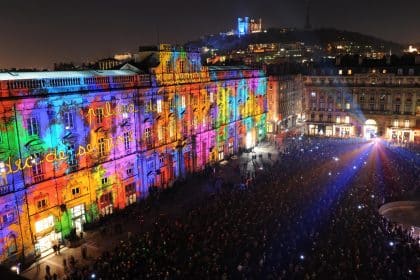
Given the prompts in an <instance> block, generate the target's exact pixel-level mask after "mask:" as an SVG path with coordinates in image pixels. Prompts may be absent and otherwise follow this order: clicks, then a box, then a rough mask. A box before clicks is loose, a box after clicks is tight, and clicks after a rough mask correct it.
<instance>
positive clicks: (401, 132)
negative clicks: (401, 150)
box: [387, 127, 414, 144]
mask: <svg viewBox="0 0 420 280" xmlns="http://www.w3.org/2000/svg"><path fill="white" fill-rule="evenodd" d="M387 138H388V140H390V141H391V142H394V143H398V144H404V143H409V142H414V131H413V130H412V129H409V128H398V127H391V128H388V133H387Z"/></svg>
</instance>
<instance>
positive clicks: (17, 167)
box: [0, 131, 134, 175]
mask: <svg viewBox="0 0 420 280" xmlns="http://www.w3.org/2000/svg"><path fill="white" fill-rule="evenodd" d="M133 140H134V138H133V132H132V131H130V132H129V134H128V141H130V142H131V141H133ZM122 143H124V137H123V136H118V137H117V138H115V139H113V138H105V139H104V148H105V150H107V151H109V150H110V149H111V148H112V147H114V146H115V145H119V144H122ZM98 150H99V146H98V145H92V144H87V145H86V146H82V145H80V146H79V149H78V150H77V153H76V157H82V156H84V155H88V154H92V153H94V152H97V151H98ZM68 158H69V154H68V153H66V152H65V151H57V149H54V150H53V151H51V152H49V153H47V154H46V155H45V156H44V159H40V160H37V159H36V158H34V157H33V156H29V157H27V158H25V160H22V159H20V158H19V159H17V160H15V161H14V162H13V163H12V158H11V157H9V158H8V159H7V163H4V162H2V161H0V164H1V165H0V166H1V168H0V173H2V174H6V175H8V174H13V173H17V172H19V171H22V170H25V169H27V168H32V166H33V165H34V164H41V163H43V162H48V163H53V162H60V161H65V160H67V159H68Z"/></svg>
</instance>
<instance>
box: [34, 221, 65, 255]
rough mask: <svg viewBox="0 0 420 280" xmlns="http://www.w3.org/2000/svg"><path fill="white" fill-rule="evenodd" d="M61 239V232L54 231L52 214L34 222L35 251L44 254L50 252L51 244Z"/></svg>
mask: <svg viewBox="0 0 420 280" xmlns="http://www.w3.org/2000/svg"><path fill="white" fill-rule="evenodd" d="M60 240H61V233H60V232H58V233H57V232H55V228H54V216H53V215H49V216H48V217H46V218H43V219H41V220H39V221H36V222H35V252H36V254H38V255H41V257H42V256H45V255H47V254H49V253H50V252H52V246H53V245H54V244H58V243H59V242H60Z"/></svg>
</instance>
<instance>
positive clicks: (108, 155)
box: [0, 45, 267, 262]
mask: <svg viewBox="0 0 420 280" xmlns="http://www.w3.org/2000/svg"><path fill="white" fill-rule="evenodd" d="M138 57H139V60H138V61H137V64H136V63H134V64H133V65H130V64H127V65H125V66H124V67H122V69H120V70H102V71H94V70H92V71H63V72H24V73H23V72H22V73H0V104H1V105H0V226H1V227H0V261H1V262H7V261H9V262H13V261H15V260H16V259H18V258H20V257H22V256H25V257H27V258H30V257H34V256H38V255H42V254H46V253H47V252H49V251H50V250H51V247H52V243H54V242H57V241H58V240H61V239H63V238H65V237H67V236H69V235H70V234H74V232H76V233H78V232H81V231H83V225H84V224H85V223H89V222H92V221H95V220H97V219H99V218H100V217H101V216H104V215H109V214H112V213H113V212H114V211H115V210H117V209H122V208H124V207H126V206H128V205H130V204H132V203H135V202H136V201H138V200H139V199H142V198H143V197H145V196H146V195H147V193H148V190H149V188H150V187H152V186H155V187H162V188H165V187H169V186H171V185H172V184H173V183H174V182H175V181H176V180H178V179H183V178H185V177H186V176H187V175H188V174H189V173H192V172H196V171H200V170H203V169H204V168H205V167H206V166H207V165H209V164H211V163H215V162H217V161H220V160H223V159H225V158H226V157H229V156H230V155H233V154H235V153H237V152H238V151H239V150H240V149H246V148H250V147H252V146H254V145H255V144H256V143H257V142H258V141H260V140H262V139H263V138H264V137H265V134H266V111H267V101H266V86H267V78H266V75H265V73H264V72H263V71H262V70H260V69H252V68H246V67H240V66H238V67H204V66H202V65H201V60H200V54H199V53H196V52H188V51H186V50H183V49H180V48H173V47H170V46H168V45H161V46H159V47H158V48H149V49H142V50H141V52H140V53H139V55H138ZM141 67H143V69H140V68H141Z"/></svg>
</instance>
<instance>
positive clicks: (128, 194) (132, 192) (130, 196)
mask: <svg viewBox="0 0 420 280" xmlns="http://www.w3.org/2000/svg"><path fill="white" fill-rule="evenodd" d="M136 199H137V197H136V183H131V184H128V185H126V186H125V205H130V204H133V203H135V202H136Z"/></svg>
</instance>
